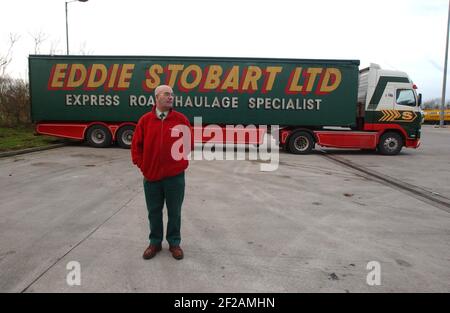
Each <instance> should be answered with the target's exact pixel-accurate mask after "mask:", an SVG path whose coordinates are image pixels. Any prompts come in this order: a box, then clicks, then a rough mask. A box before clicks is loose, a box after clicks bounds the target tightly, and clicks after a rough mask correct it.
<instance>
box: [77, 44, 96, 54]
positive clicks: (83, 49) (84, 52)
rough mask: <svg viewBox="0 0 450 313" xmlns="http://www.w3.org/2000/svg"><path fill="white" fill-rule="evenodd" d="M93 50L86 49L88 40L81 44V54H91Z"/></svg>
mask: <svg viewBox="0 0 450 313" xmlns="http://www.w3.org/2000/svg"><path fill="white" fill-rule="evenodd" d="M92 53H93V52H92V51H91V50H87V49H86V41H83V43H82V44H81V45H80V50H79V54H80V55H90V54H92Z"/></svg>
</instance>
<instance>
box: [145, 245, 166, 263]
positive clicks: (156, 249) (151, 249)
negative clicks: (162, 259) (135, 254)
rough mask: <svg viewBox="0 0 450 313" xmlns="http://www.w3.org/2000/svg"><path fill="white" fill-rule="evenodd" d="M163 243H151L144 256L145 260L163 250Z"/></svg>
mask: <svg viewBox="0 0 450 313" xmlns="http://www.w3.org/2000/svg"><path fill="white" fill-rule="evenodd" d="M161 248H162V247H161V244H159V245H152V244H151V245H149V246H148V248H147V249H145V251H144V255H143V256H142V257H143V258H144V259H145V260H149V259H151V258H153V257H154V256H155V255H156V254H157V253H158V252H159V251H161Z"/></svg>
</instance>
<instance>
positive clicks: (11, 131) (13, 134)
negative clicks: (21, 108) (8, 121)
mask: <svg viewBox="0 0 450 313" xmlns="http://www.w3.org/2000/svg"><path fill="white" fill-rule="evenodd" d="M62 142H64V141H63V140H62V139H60V138H56V137H51V136H42V135H39V136H36V135H34V128H33V127H32V126H29V127H26V126H20V127H14V128H10V127H0V152H6V151H14V150H22V149H27V148H34V147H43V146H48V145H51V144H56V143H62Z"/></svg>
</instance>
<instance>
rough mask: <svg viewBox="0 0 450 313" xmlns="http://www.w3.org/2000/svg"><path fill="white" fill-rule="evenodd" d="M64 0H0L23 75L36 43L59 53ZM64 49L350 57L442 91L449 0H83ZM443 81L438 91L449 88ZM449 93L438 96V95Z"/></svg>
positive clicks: (428, 94)
mask: <svg viewBox="0 0 450 313" xmlns="http://www.w3.org/2000/svg"><path fill="white" fill-rule="evenodd" d="M64 2H65V1H64V0H33V1H32V0H29V1H27V0H14V1H7V2H6V1H5V2H4V3H2V9H1V11H0V12H1V16H0V55H3V54H5V53H6V51H7V48H8V45H9V39H8V38H9V33H15V34H18V35H19V36H20V39H19V41H18V42H17V44H16V46H15V47H14V51H13V62H12V63H11V64H10V66H9V67H8V68H7V72H8V73H9V74H10V75H12V76H15V77H22V78H25V77H26V76H27V56H28V54H33V53H34V52H35V45H34V41H33V36H36V35H37V34H38V33H42V34H45V37H46V40H45V41H44V42H43V43H42V44H41V45H40V47H39V52H40V53H42V54H48V53H49V52H50V51H51V50H53V51H55V53H56V54H65V53H66V48H65V47H66V37H65V11H64ZM68 6H69V39H70V52H71V54H80V53H85V54H95V55H162V56H232V57H275V58H312V59H317V58H326V59H357V60H361V67H367V66H368V65H369V64H370V63H378V64H380V65H381V66H382V67H383V68H386V69H395V70H402V71H405V72H407V73H408V74H409V76H410V77H411V79H412V80H413V81H414V82H415V83H416V84H417V85H418V87H419V92H421V93H422V94H423V95H424V100H427V99H431V98H437V97H440V96H441V90H442V78H443V68H444V54H445V36H446V23H447V13H448V0H377V1H364V0H339V1H337V0H334V1H333V0H311V1H300V0H297V1H294V0H271V1H266V0H226V1H223V0H222V1H214V0H209V1H208V0H189V1H187V0H164V1H162V0H161V1H153V0H148V1H143V0H122V1H120V0H89V1H88V2H85V3H82V2H73V3H70V4H69V5H68ZM449 87H450V81H449V86H448V87H447V90H448V92H447V95H449V94H450V91H449ZM448 98H449V96H447V99H448Z"/></svg>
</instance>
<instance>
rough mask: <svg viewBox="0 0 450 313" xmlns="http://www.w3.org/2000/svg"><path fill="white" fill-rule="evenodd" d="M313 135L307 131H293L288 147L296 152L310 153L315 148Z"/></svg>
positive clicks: (292, 151) (290, 150)
mask: <svg viewBox="0 0 450 313" xmlns="http://www.w3.org/2000/svg"><path fill="white" fill-rule="evenodd" d="M314 145H315V142H314V138H313V136H311V134H310V133H308V132H305V131H299V132H296V133H293V134H292V135H291V137H290V138H289V144H288V149H289V152H291V153H294V154H308V153H310V152H311V150H312V149H313V148H314Z"/></svg>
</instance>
